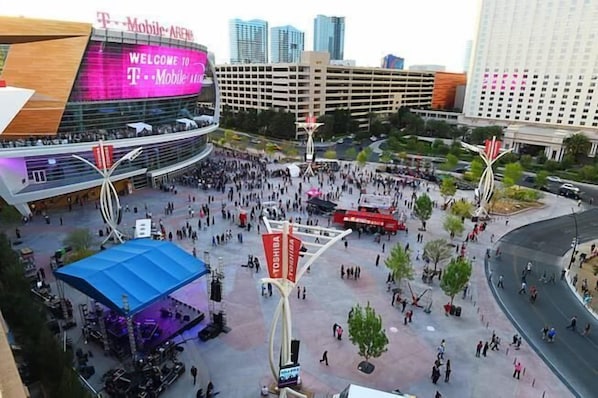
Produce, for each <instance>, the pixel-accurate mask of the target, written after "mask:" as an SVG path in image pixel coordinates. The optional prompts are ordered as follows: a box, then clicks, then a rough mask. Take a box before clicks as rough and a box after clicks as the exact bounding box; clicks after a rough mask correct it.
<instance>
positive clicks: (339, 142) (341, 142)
mask: <svg viewBox="0 0 598 398" xmlns="http://www.w3.org/2000/svg"><path fill="white" fill-rule="evenodd" d="M336 143H337V144H344V143H345V140H344V139H342V138H341V139H339V140H337V141H336Z"/></svg>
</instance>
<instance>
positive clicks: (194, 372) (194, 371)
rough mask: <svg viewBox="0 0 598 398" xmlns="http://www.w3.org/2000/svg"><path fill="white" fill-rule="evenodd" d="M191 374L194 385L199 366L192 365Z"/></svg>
mask: <svg viewBox="0 0 598 398" xmlns="http://www.w3.org/2000/svg"><path fill="white" fill-rule="evenodd" d="M191 376H193V385H195V383H196V382H197V368H196V367H195V366H191Z"/></svg>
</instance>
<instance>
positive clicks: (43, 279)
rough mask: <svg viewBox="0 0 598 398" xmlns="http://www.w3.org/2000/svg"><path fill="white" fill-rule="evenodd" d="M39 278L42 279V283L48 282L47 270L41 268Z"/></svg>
mask: <svg viewBox="0 0 598 398" xmlns="http://www.w3.org/2000/svg"><path fill="white" fill-rule="evenodd" d="M39 276H40V277H41V278H42V281H45V280H46V270H44V269H43V268H40V269H39Z"/></svg>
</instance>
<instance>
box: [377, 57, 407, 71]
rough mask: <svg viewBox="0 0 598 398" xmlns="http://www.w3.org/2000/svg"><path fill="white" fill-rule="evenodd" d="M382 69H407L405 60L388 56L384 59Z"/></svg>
mask: <svg viewBox="0 0 598 398" xmlns="http://www.w3.org/2000/svg"><path fill="white" fill-rule="evenodd" d="M381 67H382V68H384V69H403V68H404V67H405V58H401V57H397V56H396V55H392V54H388V55H385V56H384V58H382V65H381Z"/></svg>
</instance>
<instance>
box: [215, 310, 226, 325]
mask: <svg viewBox="0 0 598 398" xmlns="http://www.w3.org/2000/svg"><path fill="white" fill-rule="evenodd" d="M214 325H216V326H218V327H220V328H223V327H224V314H223V313H222V312H219V313H217V314H214Z"/></svg>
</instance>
